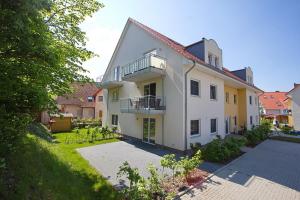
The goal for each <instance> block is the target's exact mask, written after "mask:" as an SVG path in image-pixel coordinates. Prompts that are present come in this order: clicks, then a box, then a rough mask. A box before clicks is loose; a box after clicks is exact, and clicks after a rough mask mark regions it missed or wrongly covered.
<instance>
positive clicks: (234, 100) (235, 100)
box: [233, 94, 237, 104]
mask: <svg viewBox="0 0 300 200" xmlns="http://www.w3.org/2000/svg"><path fill="white" fill-rule="evenodd" d="M233 103H234V104H236V103H237V96H236V94H234V95H233Z"/></svg>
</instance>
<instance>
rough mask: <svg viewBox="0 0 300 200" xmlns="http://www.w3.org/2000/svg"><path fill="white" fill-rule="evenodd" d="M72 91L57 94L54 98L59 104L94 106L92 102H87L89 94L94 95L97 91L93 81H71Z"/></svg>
mask: <svg viewBox="0 0 300 200" xmlns="http://www.w3.org/2000/svg"><path fill="white" fill-rule="evenodd" d="M71 87H72V88H73V90H74V91H73V93H71V94H66V95H64V96H58V97H57V99H56V102H57V104H59V105H78V106H81V107H95V104H94V102H88V97H89V96H94V94H95V93H96V92H97V91H98V88H97V86H96V84H95V83H79V82H76V83H72V84H71Z"/></svg>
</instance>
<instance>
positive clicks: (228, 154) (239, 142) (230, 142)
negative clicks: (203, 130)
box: [202, 137, 246, 163]
mask: <svg viewBox="0 0 300 200" xmlns="http://www.w3.org/2000/svg"><path fill="white" fill-rule="evenodd" d="M245 143H246V140H245V139H244V138H233V137H231V138H226V139H224V140H222V139H214V140H213V141H212V142H210V143H208V144H207V145H205V146H204V147H203V148H202V155H203V158H204V160H208V161H212V162H221V163H224V162H226V161H228V160H230V159H232V158H234V157H236V156H238V155H239V154H240V147H242V146H243V145H245Z"/></svg>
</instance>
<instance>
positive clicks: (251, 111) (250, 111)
mask: <svg viewBox="0 0 300 200" xmlns="http://www.w3.org/2000/svg"><path fill="white" fill-rule="evenodd" d="M246 95H247V97H246V98H247V128H248V129H251V128H252V125H251V124H250V116H252V121H253V125H254V126H255V125H258V124H259V120H258V121H256V118H259V105H258V100H257V101H255V98H258V94H257V93H255V92H254V91H252V90H249V89H247V90H246ZM250 95H251V96H252V105H250V102H249V96H250Z"/></svg>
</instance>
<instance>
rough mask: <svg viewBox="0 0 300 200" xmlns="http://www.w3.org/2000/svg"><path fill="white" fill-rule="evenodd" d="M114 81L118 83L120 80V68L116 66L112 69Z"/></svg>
mask: <svg viewBox="0 0 300 200" xmlns="http://www.w3.org/2000/svg"><path fill="white" fill-rule="evenodd" d="M114 80H115V81H119V80H120V66H117V67H115V69H114Z"/></svg>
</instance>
